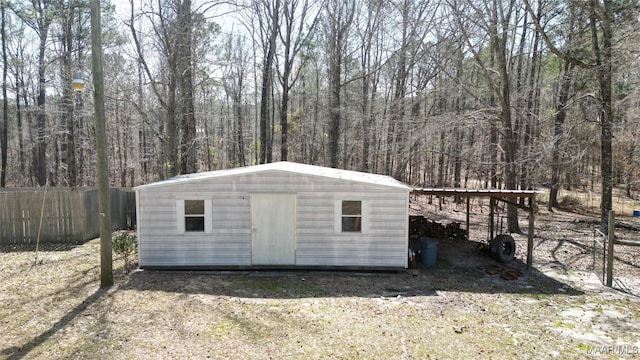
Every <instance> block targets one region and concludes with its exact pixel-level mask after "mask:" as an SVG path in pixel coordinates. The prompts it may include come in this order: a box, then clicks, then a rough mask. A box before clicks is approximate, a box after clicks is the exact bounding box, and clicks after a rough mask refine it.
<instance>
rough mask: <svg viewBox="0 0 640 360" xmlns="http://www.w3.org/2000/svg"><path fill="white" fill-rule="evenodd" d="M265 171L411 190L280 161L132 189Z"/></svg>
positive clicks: (376, 178) (385, 179) (384, 179)
mask: <svg viewBox="0 0 640 360" xmlns="http://www.w3.org/2000/svg"><path fill="white" fill-rule="evenodd" d="M267 171H283V172H289V173H294V174H300V175H311V176H320V177H328V178H333V179H337V180H344V181H353V182H359V183H366V184H371V185H378V186H386V187H391V188H397V189H403V190H407V191H410V190H411V188H410V187H409V186H407V185H406V184H404V183H402V182H400V181H398V180H396V179H394V178H392V177H390V176H386V175H378V174H370V173H364V172H359V171H351V170H343V169H335V168H328V167H323V166H316V165H307V164H300V163H295V162H288V161H280V162H274V163H269V164H261V165H253V166H246V167H239V168H233V169H227V170H215V171H208V172H200V173H193V174H185V175H179V176H175V177H173V178H170V179H167V180H163V181H158V182H155V183H151V184H146V185H140V186H137V187H135V188H134V189H143V188H148V187H155V186H164V185H169V184H174V183H176V184H177V183H185V182H191V181H202V180H206V179H214V178H221V177H228V176H237V175H250V174H256V173H260V172H267Z"/></svg>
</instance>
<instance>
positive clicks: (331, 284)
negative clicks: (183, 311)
mask: <svg viewBox="0 0 640 360" xmlns="http://www.w3.org/2000/svg"><path fill="white" fill-rule="evenodd" d="M489 263H490V262H489ZM509 266H510V267H513V268H524V264H522V263H520V262H514V263H513V264H510V265H509ZM120 289H121V290H125V291H126V290H137V291H162V292H175V293H186V294H204V295H217V296H229V297H246V298H278V299H280V298H285V299H286V298H292V299H293V298H307V297H398V296H402V297H412V296H438V293H439V292H470V293H489V294H494V293H511V294H530V295H543V294H544V295H551V294H558V295H566V296H575V295H581V294H583V292H582V291H580V290H578V289H574V288H572V287H571V286H569V285H567V284H565V283H562V282H559V281H557V280H555V279H553V278H550V277H548V276H546V275H544V274H543V273H541V272H539V271H538V270H536V269H533V270H530V271H528V272H527V271H523V274H522V276H520V277H518V278H517V279H515V280H505V279H503V278H501V277H500V274H494V275H490V274H488V273H486V272H485V270H483V269H482V268H481V267H478V266H474V267H470V266H457V265H451V264H450V263H448V262H447V261H446V260H444V259H443V260H439V261H438V263H437V264H436V266H435V267H424V266H419V267H418V268H417V269H409V270H406V271H399V272H362V271H358V272H352V271H321V270H282V271H273V270H269V271H184V270H181V271H162V270H139V271H135V272H133V273H132V274H130V276H129V279H128V281H127V282H125V283H124V284H122V286H121V288H120Z"/></svg>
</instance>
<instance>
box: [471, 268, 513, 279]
mask: <svg viewBox="0 0 640 360" xmlns="http://www.w3.org/2000/svg"><path fill="white" fill-rule="evenodd" d="M478 269H480V270H482V271H484V272H485V273H487V274H489V275H500V277H501V278H502V279H504V280H516V279H518V278H519V277H520V276H522V271H520V270H518V269H516V268H512V267H509V266H504V265H487V266H478Z"/></svg>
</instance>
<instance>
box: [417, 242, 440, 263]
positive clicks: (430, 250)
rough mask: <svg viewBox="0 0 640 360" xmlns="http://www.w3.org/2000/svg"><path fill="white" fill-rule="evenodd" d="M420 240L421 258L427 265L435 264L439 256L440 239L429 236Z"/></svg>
mask: <svg viewBox="0 0 640 360" xmlns="http://www.w3.org/2000/svg"><path fill="white" fill-rule="evenodd" d="M420 240H421V241H420V260H421V261H422V263H423V264H425V265H435V264H436V258H437V257H438V240H436V239H432V238H428V237H423V238H420Z"/></svg>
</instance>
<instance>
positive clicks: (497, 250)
mask: <svg viewBox="0 0 640 360" xmlns="http://www.w3.org/2000/svg"><path fill="white" fill-rule="evenodd" d="M515 254H516V242H515V240H513V237H512V236H511V235H498V236H496V237H495V238H494V239H493V240H491V255H492V256H493V258H494V259H496V260H498V261H500V262H503V263H508V262H511V260H513V257H514V255H515Z"/></svg>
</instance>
